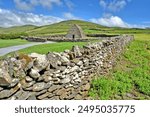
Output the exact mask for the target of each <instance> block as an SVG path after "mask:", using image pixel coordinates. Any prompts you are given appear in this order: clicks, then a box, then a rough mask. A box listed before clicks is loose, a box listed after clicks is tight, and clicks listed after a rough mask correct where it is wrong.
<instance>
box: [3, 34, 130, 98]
mask: <svg viewBox="0 0 150 117" xmlns="http://www.w3.org/2000/svg"><path fill="white" fill-rule="evenodd" d="M131 40H133V36H128V35H123V36H118V37H111V38H110V39H108V40H103V41H102V42H96V43H92V44H88V45H85V46H83V48H81V47H79V46H74V47H72V50H65V51H64V52H61V53H55V52H49V53H48V54H46V55H41V54H37V53H32V54H30V55H17V56H15V57H11V58H7V59H5V60H1V61H0V99H8V100H47V99H48V100H63V99H68V100H70V99H88V91H89V89H90V83H91V80H92V78H93V75H95V74H97V73H98V74H104V73H106V72H108V71H109V70H110V69H112V67H113V65H114V64H115V60H116V57H117V56H118V55H119V54H120V53H121V52H122V51H123V49H124V47H125V46H126V45H127V44H128V43H129V42H130V41H131Z"/></svg>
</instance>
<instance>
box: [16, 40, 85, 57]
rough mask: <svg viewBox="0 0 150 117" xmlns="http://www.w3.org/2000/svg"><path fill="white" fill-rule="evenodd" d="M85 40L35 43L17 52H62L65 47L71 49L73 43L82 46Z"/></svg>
mask: <svg viewBox="0 0 150 117" xmlns="http://www.w3.org/2000/svg"><path fill="white" fill-rule="evenodd" d="M86 43H87V42H60V43H53V44H42V45H36V46H32V47H29V48H26V49H22V50H20V51H19V53H26V54H29V53H32V52H36V53H39V54H46V53H48V52H50V51H51V52H62V51H64V50H66V49H71V48H72V46H73V45H79V46H83V45H85V44H86Z"/></svg>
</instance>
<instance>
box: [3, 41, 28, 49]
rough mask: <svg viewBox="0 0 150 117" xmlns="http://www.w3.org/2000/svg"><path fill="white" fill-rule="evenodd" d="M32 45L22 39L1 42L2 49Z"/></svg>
mask: <svg viewBox="0 0 150 117" xmlns="http://www.w3.org/2000/svg"><path fill="white" fill-rule="evenodd" d="M27 43H30V42H28V41H26V40H21V39H14V40H0V48H4V47H9V46H15V45H22V44H27Z"/></svg>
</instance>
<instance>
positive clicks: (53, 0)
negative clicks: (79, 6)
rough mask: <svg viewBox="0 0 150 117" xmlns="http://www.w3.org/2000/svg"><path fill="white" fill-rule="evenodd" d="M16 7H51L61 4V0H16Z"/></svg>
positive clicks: (25, 8)
mask: <svg viewBox="0 0 150 117" xmlns="http://www.w3.org/2000/svg"><path fill="white" fill-rule="evenodd" d="M14 3H15V5H16V7H17V8H18V9H20V10H32V9H34V7H36V6H42V7H44V8H49V9H51V8H52V6H53V5H61V4H62V2H61V0H26V1H25V0H14Z"/></svg>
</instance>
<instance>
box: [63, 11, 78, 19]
mask: <svg viewBox="0 0 150 117" xmlns="http://www.w3.org/2000/svg"><path fill="white" fill-rule="evenodd" d="M63 17H64V18H65V19H67V20H75V19H76V20H80V19H81V18H79V17H76V16H74V15H73V14H72V13H69V12H66V13H64V14H63Z"/></svg>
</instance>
